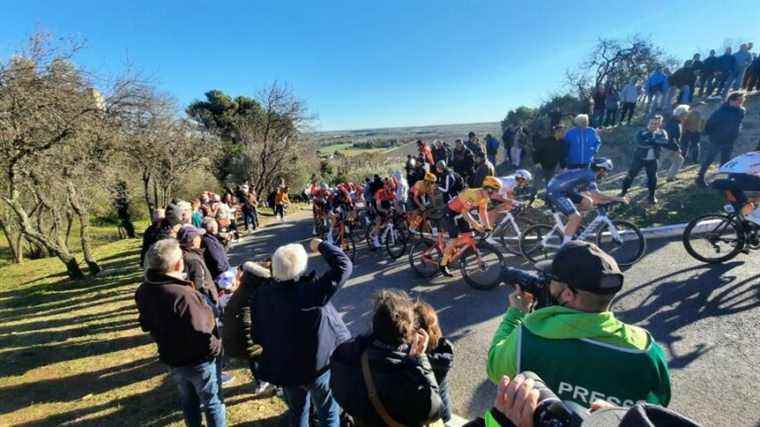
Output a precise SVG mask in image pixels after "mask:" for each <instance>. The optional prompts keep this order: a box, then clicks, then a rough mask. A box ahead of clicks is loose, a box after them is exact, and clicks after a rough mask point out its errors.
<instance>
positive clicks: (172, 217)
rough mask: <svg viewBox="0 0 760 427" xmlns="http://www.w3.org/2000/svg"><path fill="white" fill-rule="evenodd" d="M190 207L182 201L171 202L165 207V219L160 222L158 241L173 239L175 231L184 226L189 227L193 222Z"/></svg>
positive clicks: (175, 234) (175, 235)
mask: <svg viewBox="0 0 760 427" xmlns="http://www.w3.org/2000/svg"><path fill="white" fill-rule="evenodd" d="M192 210H193V208H192V206H191V205H190V203H188V202H185V201H183V200H173V201H171V202H170V203H169V205H168V206H167V207H166V211H165V218H164V220H163V221H162V222H161V225H160V226H159V231H158V240H163V239H174V238H176V237H177V231H179V229H180V228H181V227H182V226H184V225H190V224H191V222H192V220H193V214H192Z"/></svg>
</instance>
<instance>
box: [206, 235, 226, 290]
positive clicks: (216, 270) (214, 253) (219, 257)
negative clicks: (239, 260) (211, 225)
mask: <svg viewBox="0 0 760 427" xmlns="http://www.w3.org/2000/svg"><path fill="white" fill-rule="evenodd" d="M201 241H202V242H203V249H204V251H203V260H204V261H206V267H208V271H209V272H211V277H213V278H214V280H216V278H217V277H219V275H220V274H222V273H224V272H225V271H227V270H229V269H230V261H229V259H227V251H226V250H225V249H224V245H223V244H222V242H220V241H219V237H217V236H214V235H213V234H209V233H206V234H204V235H203V237H201Z"/></svg>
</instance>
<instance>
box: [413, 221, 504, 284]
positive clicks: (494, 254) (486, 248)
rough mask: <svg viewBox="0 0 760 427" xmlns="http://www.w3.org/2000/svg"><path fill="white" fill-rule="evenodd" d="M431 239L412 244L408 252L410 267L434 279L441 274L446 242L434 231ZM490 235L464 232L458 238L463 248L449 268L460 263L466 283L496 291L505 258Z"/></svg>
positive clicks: (453, 258) (422, 275)
mask: <svg viewBox="0 0 760 427" xmlns="http://www.w3.org/2000/svg"><path fill="white" fill-rule="evenodd" d="M432 231H433V233H432V236H431V237H429V238H428V237H425V238H422V239H419V240H417V241H416V242H414V244H412V247H411V248H410V250H409V264H410V265H411V267H412V270H414V272H415V273H417V275H419V276H421V277H425V278H433V277H435V276H437V275H438V274H439V273H440V267H439V266H440V263H441V259H442V258H443V251H444V249H445V248H446V243H447V240H446V239H445V238H444V234H443V233H441V232H438V230H437V229H436V228H433V230H432ZM490 238H491V233H478V234H477V235H473V233H462V234H460V235H459V237H457V239H459V242H460V243H461V244H462V246H461V247H460V248H459V249H457V251H456V252H455V253H454V255H453V256H452V257H451V260H450V261H449V265H452V266H453V265H456V263H457V262H458V263H459V270H460V272H461V273H462V277H463V278H464V281H465V282H466V283H467V284H468V285H470V286H471V287H473V288H474V289H479V290H488V289H493V288H494V287H496V286H498V285H499V282H500V278H501V267H502V264H503V262H504V257H503V255H502V253H501V251H499V250H498V249H497V248H496V247H495V246H494V245H492V244H491V243H489V242H488V240H489V239H490Z"/></svg>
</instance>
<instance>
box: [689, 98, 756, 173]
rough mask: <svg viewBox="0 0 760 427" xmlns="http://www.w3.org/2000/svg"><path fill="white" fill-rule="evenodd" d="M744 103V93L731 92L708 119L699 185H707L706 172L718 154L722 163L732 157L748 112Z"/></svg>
mask: <svg viewBox="0 0 760 427" xmlns="http://www.w3.org/2000/svg"><path fill="white" fill-rule="evenodd" d="M743 104H744V93H742V92H731V93H730V94H729V95H728V99H727V100H726V102H725V103H724V104H723V105H721V106H720V108H718V109H717V110H715V112H713V113H712V115H710V118H708V119H707V123H705V133H706V134H707V137H708V138H709V143H708V144H707V147H706V151H704V156H703V157H702V165H701V166H700V168H699V174H698V176H697V186H699V187H706V186H707V185H706V184H705V173H706V172H707V168H709V167H710V165H711V164H712V163H713V162H714V161H715V158H716V157H717V156H718V154H720V165H723V163H726V162H727V161H729V159H731V153H732V151H733V150H734V142H736V139H737V138H738V137H739V131H740V130H741V126H742V121H743V120H744V115H745V113H746V111H745V110H744V107H743Z"/></svg>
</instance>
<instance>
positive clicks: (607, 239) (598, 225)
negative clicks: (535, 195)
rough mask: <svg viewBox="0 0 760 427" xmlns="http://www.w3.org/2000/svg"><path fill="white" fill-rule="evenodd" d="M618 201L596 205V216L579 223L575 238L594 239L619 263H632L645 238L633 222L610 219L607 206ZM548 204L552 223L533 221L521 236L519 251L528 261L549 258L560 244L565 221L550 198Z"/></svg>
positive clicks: (643, 245)
mask: <svg viewBox="0 0 760 427" xmlns="http://www.w3.org/2000/svg"><path fill="white" fill-rule="evenodd" d="M620 203H621V202H611V203H605V204H599V205H597V206H596V218H594V220H593V221H591V222H590V223H589V224H588V225H587V226H585V227H581V228H580V229H579V230H578V233H576V236H575V238H574V239H578V240H588V241H592V240H593V241H594V242H595V243H596V244H597V246H599V247H600V248H601V249H602V250H604V251H605V252H607V253H608V254H609V255H610V256H612V257H613V258H614V259H615V261H617V263H618V264H619V265H621V266H627V265H631V264H634V263H635V262H636V261H638V260H639V259H641V257H642V256H643V255H644V251H646V238H645V237H644V234H643V233H642V232H641V230H639V228H638V227H636V226H635V225H634V224H632V223H630V222H628V221H622V220H618V219H611V218H610V217H609V210H610V209H611V208H612V207H613V206H615V205H617V204H620ZM547 205H548V206H549V208H550V210H551V215H552V217H553V218H554V225H553V226H552V225H548V224H536V225H533V226H531V227H529V228H528V229H527V230H525V232H524V233H523V234H522V236H520V252H521V253H522V255H523V256H524V257H525V258H526V259H527V260H528V261H530V262H533V263H536V262H539V261H544V260H550V259H552V258H553V257H554V254H555V253H556V252H557V251H558V250H559V249H560V248H561V247H562V241H563V239H564V235H565V223H564V222H563V220H562V215H561V214H560V213H559V212H557V210H556V209H555V207H554V206H553V205H552V203H551V202H550V201H548V200H547Z"/></svg>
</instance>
